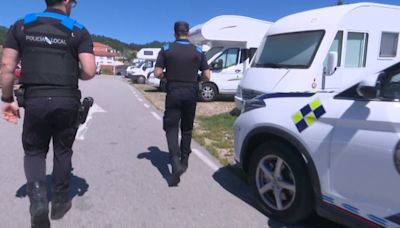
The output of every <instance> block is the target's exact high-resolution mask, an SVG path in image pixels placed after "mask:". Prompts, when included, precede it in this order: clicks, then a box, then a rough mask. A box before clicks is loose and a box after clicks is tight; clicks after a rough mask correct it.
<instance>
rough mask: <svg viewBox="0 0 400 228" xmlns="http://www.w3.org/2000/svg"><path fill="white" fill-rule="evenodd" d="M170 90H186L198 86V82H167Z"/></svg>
mask: <svg viewBox="0 0 400 228" xmlns="http://www.w3.org/2000/svg"><path fill="white" fill-rule="evenodd" d="M167 84H168V87H169V88H185V87H194V86H197V82H181V81H172V82H171V81H167Z"/></svg>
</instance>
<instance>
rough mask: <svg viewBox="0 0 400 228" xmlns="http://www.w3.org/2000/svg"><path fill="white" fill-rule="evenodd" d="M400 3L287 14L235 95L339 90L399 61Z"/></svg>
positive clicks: (238, 102)
mask: <svg viewBox="0 0 400 228" xmlns="http://www.w3.org/2000/svg"><path fill="white" fill-rule="evenodd" d="M397 19H400V7H398V6H393V5H383V4H375V3H357V4H346V5H341V6H332V7H326V8H321V9H315V10H311V11H305V12H301V13H297V14H293V15H290V16H286V17H284V18H282V19H280V20H278V21H276V22H275V23H274V24H273V25H272V26H271V28H270V29H269V30H268V33H267V34H266V36H265V38H264V41H263V43H262V45H261V46H260V49H259V51H258V53H257V54H256V57H255V58H254V60H253V61H252V63H251V67H250V68H249V69H248V70H247V72H246V74H245V77H244V78H243V79H242V81H241V82H240V85H239V88H238V91H237V94H236V96H235V100H236V105H237V107H238V108H239V109H242V107H243V102H244V101H245V100H249V99H252V98H254V97H256V96H258V95H261V94H264V93H274V92H308V91H314V92H316V91H335V90H337V89H340V88H343V87H344V86H346V85H348V84H350V83H352V82H354V81H357V80H359V78H360V77H361V76H362V75H365V74H366V73H367V72H374V71H377V70H379V69H382V68H385V67H387V66H389V65H391V64H393V63H395V62H397V61H399V56H400V55H399V53H398V40H399V32H400V24H398V23H397V21H398V20H397Z"/></svg>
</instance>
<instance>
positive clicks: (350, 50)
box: [345, 32, 368, 68]
mask: <svg viewBox="0 0 400 228" xmlns="http://www.w3.org/2000/svg"><path fill="white" fill-rule="evenodd" d="M367 47H368V33H360V32H349V33H348V34H347V48H346V61H345V67H349V68H358V67H365V65H366V62H367V61H366V60H367Z"/></svg>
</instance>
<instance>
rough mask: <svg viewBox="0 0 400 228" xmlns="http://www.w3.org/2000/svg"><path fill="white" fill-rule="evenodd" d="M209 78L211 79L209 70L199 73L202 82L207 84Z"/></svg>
mask: <svg viewBox="0 0 400 228" xmlns="http://www.w3.org/2000/svg"><path fill="white" fill-rule="evenodd" d="M210 77H211V72H210V70H209V69H207V70H203V71H202V72H201V80H202V81H205V82H208V81H210Z"/></svg>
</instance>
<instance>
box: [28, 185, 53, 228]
mask: <svg viewBox="0 0 400 228" xmlns="http://www.w3.org/2000/svg"><path fill="white" fill-rule="evenodd" d="M27 193H28V197H29V201H30V202H31V206H30V210H29V211H30V213H31V227H32V228H48V227H50V221H49V201H48V199H47V185H46V183H45V182H43V181H40V182H39V181H38V182H34V183H29V184H28V186H27Z"/></svg>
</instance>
